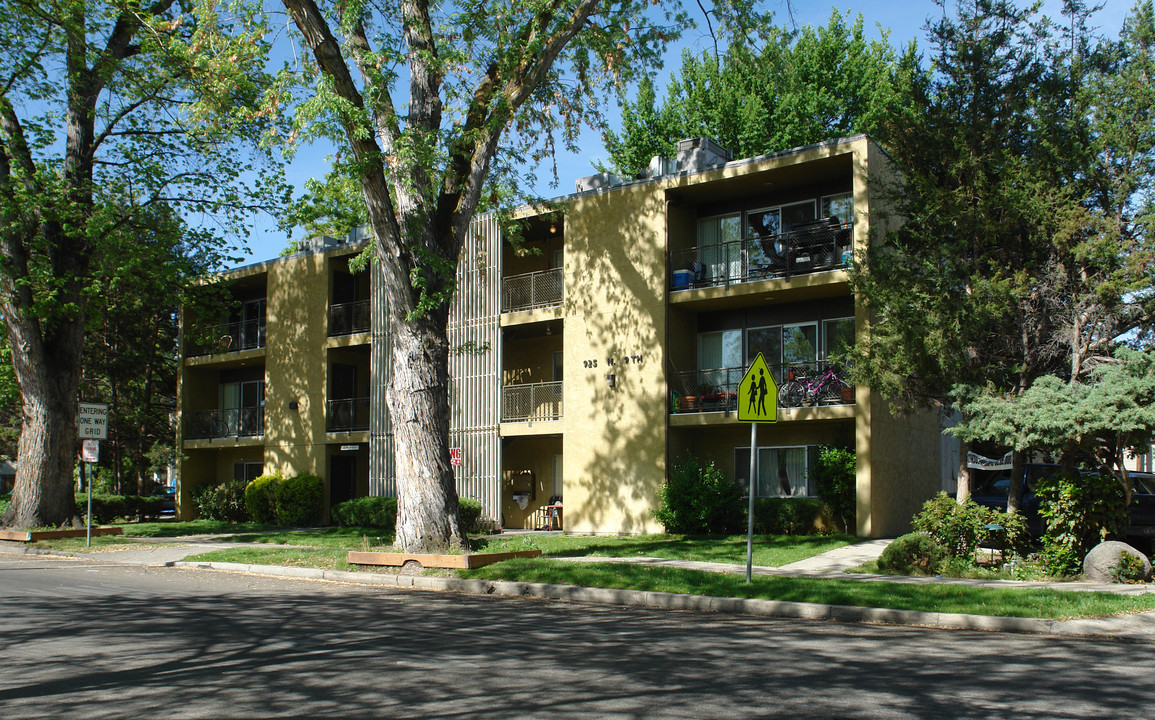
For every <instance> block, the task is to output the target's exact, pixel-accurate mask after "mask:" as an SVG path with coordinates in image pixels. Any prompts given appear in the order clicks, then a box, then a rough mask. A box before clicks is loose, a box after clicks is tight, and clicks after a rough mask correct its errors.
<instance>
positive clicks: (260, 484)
mask: <svg viewBox="0 0 1155 720" xmlns="http://www.w3.org/2000/svg"><path fill="white" fill-rule="evenodd" d="M283 479H284V476H282V475H281V473H279V472H275V473H268V474H265V475H261V476H260V477H257V478H254V479H253V481H252V482H250V483H249V484H248V485H246V486H245V508H246V509H247V510H248V511H249V517H251V518H252V519H253V522H258V523H272V522H274V521H275V520H276V519H277V508H276V501H275V498H274V492H275V488H276V485H277V483H279V482H281V481H282V480H283Z"/></svg>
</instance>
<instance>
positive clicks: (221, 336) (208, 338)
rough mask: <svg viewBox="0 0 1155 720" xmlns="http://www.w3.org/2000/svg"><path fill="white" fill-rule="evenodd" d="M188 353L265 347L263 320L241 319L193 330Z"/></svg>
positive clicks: (208, 353) (202, 353)
mask: <svg viewBox="0 0 1155 720" xmlns="http://www.w3.org/2000/svg"><path fill="white" fill-rule="evenodd" d="M193 332H194V334H193V336H192V339H191V341H190V343H189V354H190V355H214V354H216V353H228V352H238V351H241V350H256V349H258V348H263V347H265V320H264V318H261V319H260V320H241V321H238V322H230V323H221V324H220V325H212V326H209V327H206V328H203V329H201V330H194V331H193Z"/></svg>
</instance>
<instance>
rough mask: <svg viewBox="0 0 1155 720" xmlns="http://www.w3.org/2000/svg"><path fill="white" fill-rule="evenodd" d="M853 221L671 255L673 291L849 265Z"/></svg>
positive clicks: (823, 223) (823, 222)
mask: <svg viewBox="0 0 1155 720" xmlns="http://www.w3.org/2000/svg"><path fill="white" fill-rule="evenodd" d="M852 230H853V225H852V224H851V223H839V222H838V221H836V220H833V219H831V220H820V221H816V222H814V223H808V224H806V225H803V226H796V227H795V228H794V229H793V230H791V231H789V232H784V233H779V234H777V235H761V236H757V237H749V238H743V239H741V240H733V241H731V242H726V243H717V244H714V245H698V246H696V247H692V248H688V249H686V250H677V251H673V252H671V253H670V267H671V270H672V272H671V275H670V289H671V290H689V289H692V288H699V287H712V286H715V285H730V284H735V283H744V282H753V281H755V280H768V279H771V278H779V277H782V278H787V279H789V278H790V277H791V276H794V275H807V274H810V273H815V272H822V271H825V270H835V269H838V268H844V267H847V266H848V265H850V258H851V248H852V247H853V245H852V241H853V234H852Z"/></svg>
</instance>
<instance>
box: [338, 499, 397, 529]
mask: <svg viewBox="0 0 1155 720" xmlns="http://www.w3.org/2000/svg"><path fill="white" fill-rule="evenodd" d="M331 514H332V516H333V522H334V523H336V524H337V525H340V526H342V527H366V528H377V529H379V530H383V531H385V532H387V533H390V534H392V533H393V532H394V531H395V530H396V529H397V498H395V497H359V498H353V499H352V500H346V501H345V502H343V503H338V504H336V505H334V506H333V509H332V511H331Z"/></svg>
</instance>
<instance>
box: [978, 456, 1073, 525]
mask: <svg viewBox="0 0 1155 720" xmlns="http://www.w3.org/2000/svg"><path fill="white" fill-rule="evenodd" d="M1060 471H1061V468H1060V466H1058V465H1049V464H1045V463H1024V464H1023V497H1022V502H1021V503H1020V504H1019V512H1021V513H1022V514H1023V517H1024V518H1026V520H1027V527H1028V528H1030V531H1031V534H1032V535H1042V534H1043V518H1042V517H1041V516H1040V515H1039V498H1038V497H1036V496H1035V482H1037V481H1038V480H1041V479H1043V478H1048V477H1052V476H1054V475H1058V474H1059V472H1060ZM1010 487H1011V471H1010V470H979V469H974V470H972V471H971V488H972V489H971V499H972V500H974V501H975V502H976V503H978V504H979V505H983V506H985V507H989V508H994V509H995V510H1006V509H1007V496H1008V495H1009V494H1010Z"/></svg>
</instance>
